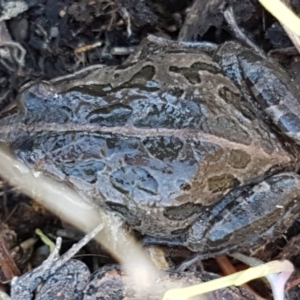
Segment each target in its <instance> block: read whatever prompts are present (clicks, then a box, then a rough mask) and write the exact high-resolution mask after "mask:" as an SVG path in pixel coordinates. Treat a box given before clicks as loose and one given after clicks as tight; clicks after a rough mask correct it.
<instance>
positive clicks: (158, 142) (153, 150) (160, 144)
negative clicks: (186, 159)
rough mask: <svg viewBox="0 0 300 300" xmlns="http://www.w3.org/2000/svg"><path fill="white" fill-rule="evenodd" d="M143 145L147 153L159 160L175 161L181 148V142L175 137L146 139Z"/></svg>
mask: <svg viewBox="0 0 300 300" xmlns="http://www.w3.org/2000/svg"><path fill="white" fill-rule="evenodd" d="M143 144H144V146H145V147H146V149H147V150H148V151H149V153H150V154H151V155H152V156H153V157H155V158H157V159H159V160H164V159H167V160H170V161H174V160H177V158H178V155H179V153H180V151H181V150H182V148H183V142H182V141H181V140H180V139H179V138H177V137H173V136H171V137H168V136H166V137H164V136H161V137H147V138H145V139H144V140H143Z"/></svg>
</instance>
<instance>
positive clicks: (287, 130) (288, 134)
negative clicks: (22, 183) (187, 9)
mask: <svg viewBox="0 0 300 300" xmlns="http://www.w3.org/2000/svg"><path fill="white" fill-rule="evenodd" d="M298 99H299V98H298V90H297V87H296V86H294V84H293V82H292V81H291V80H290V78H289V77H288V75H287V74H286V72H285V71H284V70H283V69H282V68H281V67H280V66H279V65H278V64H277V63H276V62H274V61H272V60H270V59H268V58H266V57H262V56H261V55H259V54H256V53H255V52H254V51H253V50H251V49H249V48H246V47H244V46H242V45H240V44H238V43H236V42H226V43H224V44H223V45H221V46H219V47H217V48H216V49H214V53H213V54H212V53H208V52H204V51H203V48H201V45H196V47H195V46H191V44H184V43H170V42H166V43H160V42H159V43H158V42H157V40H155V38H154V39H153V38H150V37H148V38H146V39H145V41H144V42H142V43H141V45H140V46H139V47H138V48H137V50H136V52H135V53H133V54H132V55H131V56H130V57H129V58H128V59H127V60H125V61H124V62H123V64H121V65H119V66H105V65H96V66H93V67H88V68H86V69H83V70H81V71H78V72H76V73H74V74H71V75H67V76H64V77H60V78H55V79H53V80H51V81H49V82H40V83H36V84H33V85H31V86H30V87H27V88H26V89H24V91H23V92H22V93H21V94H20V95H19V98H18V106H17V109H15V110H14V111H10V112H9V113H8V112H5V113H3V114H2V115H1V116H0V128H1V130H0V139H1V140H2V141H3V142H4V143H5V144H7V145H8V146H9V147H10V149H11V152H12V154H13V155H14V156H15V157H16V158H17V159H18V160H20V161H22V162H24V163H25V164H26V165H28V166H30V167H32V168H33V169H34V170H37V171H40V172H43V173H44V174H46V175H47V176H50V177H52V178H55V179H56V180H59V181H63V182H66V183H67V184H68V185H70V186H72V187H73V188H74V190H75V191H76V192H77V193H78V194H80V195H81V196H82V197H83V198H84V199H86V201H90V202H91V203H92V204H93V205H95V206H97V207H101V208H103V209H105V210H106V211H108V212H113V213H115V214H118V215H119V216H120V217H121V218H122V219H123V220H124V223H126V224H128V225H129V226H130V227H131V228H132V229H134V230H136V231H138V232H140V233H141V234H142V235H144V236H148V237H151V238H152V241H153V242H156V243H167V244H169V245H183V246H185V247H188V248H189V249H190V250H192V251H195V252H198V253H203V254H206V255H208V256H213V255H216V254H221V253H225V252H228V251H232V250H235V249H238V248H239V247H241V246H242V245H244V246H245V247H250V246H253V245H259V244H260V243H263V242H265V241H266V240H270V239H275V238H276V237H277V236H278V234H279V233H278V232H280V234H282V232H284V231H285V230H286V229H287V228H288V227H290V225H291V224H292V222H293V221H294V220H295V219H296V218H297V216H298V213H299V208H300V205H299V196H300V184H299V183H300V177H299V175H298V174H297V172H298V170H299V153H300V152H299V144H300V139H299V133H298V132H299V129H300V119H299V116H300V111H299V110H300V108H299V107H300V106H299V100H298ZM278 228H280V230H277V229H278Z"/></svg>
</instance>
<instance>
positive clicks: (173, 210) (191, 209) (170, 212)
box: [164, 203, 203, 221]
mask: <svg viewBox="0 0 300 300" xmlns="http://www.w3.org/2000/svg"><path fill="white" fill-rule="evenodd" d="M202 210H203V206H202V205H199V204H198V205H197V204H193V203H185V204H182V205H179V206H171V207H166V208H165V210H164V216H165V217H166V218H168V219H169V220H176V221H180V220H183V221H184V220H186V219H188V218H189V217H191V216H193V215H198V214H200V212H201V211H202Z"/></svg>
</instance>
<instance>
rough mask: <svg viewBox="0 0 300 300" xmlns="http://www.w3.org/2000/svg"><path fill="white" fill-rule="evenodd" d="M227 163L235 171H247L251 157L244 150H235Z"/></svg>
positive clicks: (231, 152)
mask: <svg viewBox="0 0 300 300" xmlns="http://www.w3.org/2000/svg"><path fill="white" fill-rule="evenodd" d="M227 162H228V164H229V165H230V166H231V167H233V168H234V169H245V168H246V167H247V166H248V164H249V163H250V162H251V156H250V155H249V154H248V153H246V152H245V151H243V150H240V149H233V150H231V151H230V154H229V157H228V161H227Z"/></svg>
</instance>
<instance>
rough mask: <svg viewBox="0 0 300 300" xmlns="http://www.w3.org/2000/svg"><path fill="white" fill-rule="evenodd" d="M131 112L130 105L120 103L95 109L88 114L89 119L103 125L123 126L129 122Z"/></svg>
mask: <svg viewBox="0 0 300 300" xmlns="http://www.w3.org/2000/svg"><path fill="white" fill-rule="evenodd" d="M131 114H132V108H131V107H130V106H128V105H124V104H122V103H119V104H113V105H108V106H104V107H101V108H99V109H95V110H93V111H92V112H91V113H90V114H88V115H87V120H88V121H89V122H90V123H97V124H99V125H101V126H122V125H125V124H126V123H127V122H128V120H129V118H130V117H131Z"/></svg>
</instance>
